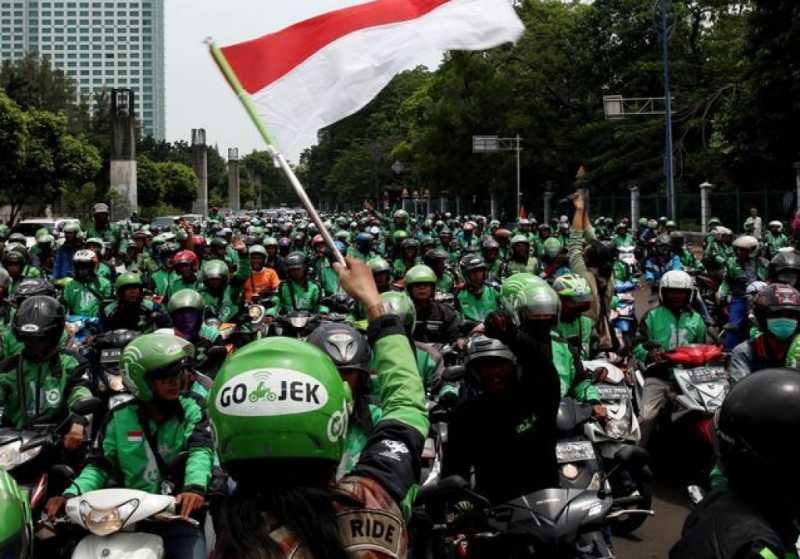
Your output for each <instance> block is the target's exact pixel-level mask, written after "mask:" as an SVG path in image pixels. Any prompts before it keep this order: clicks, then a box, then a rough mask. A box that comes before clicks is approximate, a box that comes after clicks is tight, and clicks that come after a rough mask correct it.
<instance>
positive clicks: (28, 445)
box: [0, 398, 102, 519]
mask: <svg viewBox="0 0 800 559" xmlns="http://www.w3.org/2000/svg"><path fill="white" fill-rule="evenodd" d="M101 407H102V401H101V400H100V399H98V398H89V399H86V400H81V401H79V402H76V403H75V404H74V405H73V406H72V408H71V409H72V411H73V412H74V413H76V414H78V415H90V414H93V413H96V412H97V411H99V410H100V409H101ZM70 421H71V417H68V418H67V419H65V420H64V421H63V422H62V423H61V424H56V423H52V422H37V421H35V420H34V421H33V422H31V424H30V426H29V427H27V428H25V429H21V430H19V429H13V428H3V429H0V468H3V469H4V470H6V471H7V472H9V473H10V474H11V476H12V477H13V478H14V479H15V480H16V481H17V483H19V484H20V485H21V486H22V488H23V489H24V490H25V491H26V493H27V494H28V496H29V502H30V506H31V511H32V518H34V519H35V518H38V516H39V515H40V514H41V511H42V510H43V508H44V505H45V503H46V502H47V499H48V498H49V497H51V496H53V495H56V494H59V493H61V492H62V491H64V489H66V488H67V485H68V484H69V482H70V480H71V479H72V477H73V476H74V469H73V467H72V466H76V467H77V466H80V465H82V464H81V462H82V460H83V456H82V452H81V450H77V451H74V452H72V453H71V454H72V455H71V456H67V455H66V454H65V451H64V449H63V446H62V433H63V431H64V429H65V428H66V427H67V425H68V422H70ZM64 458H70V459H71V461H72V465H66V464H62V461H63V459H64Z"/></svg>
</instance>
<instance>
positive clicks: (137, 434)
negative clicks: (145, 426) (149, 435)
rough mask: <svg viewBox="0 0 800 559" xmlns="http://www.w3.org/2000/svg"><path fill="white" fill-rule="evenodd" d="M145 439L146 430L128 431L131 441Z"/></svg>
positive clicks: (136, 441)
mask: <svg viewBox="0 0 800 559" xmlns="http://www.w3.org/2000/svg"><path fill="white" fill-rule="evenodd" d="M143 440H144V431H128V442H129V443H140V442H142V441H143Z"/></svg>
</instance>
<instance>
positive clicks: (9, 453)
mask: <svg viewBox="0 0 800 559" xmlns="http://www.w3.org/2000/svg"><path fill="white" fill-rule="evenodd" d="M21 446H22V441H15V442H13V443H10V444H6V445H3V446H0V467H2V468H3V469H5V470H11V469H13V468H16V467H17V466H19V465H20V464H24V463H25V462H27V461H28V460H30V459H31V458H33V457H34V456H36V455H37V454H39V451H41V449H42V447H40V446H36V447H33V448H29V449H28V450H26V451H24V452H20V450H19V449H20V447H21Z"/></svg>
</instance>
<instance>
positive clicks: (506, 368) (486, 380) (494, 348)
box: [464, 336, 517, 396]
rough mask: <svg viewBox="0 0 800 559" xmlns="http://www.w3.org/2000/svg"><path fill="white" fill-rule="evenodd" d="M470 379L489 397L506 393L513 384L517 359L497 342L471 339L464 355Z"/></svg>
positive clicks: (482, 338)
mask: <svg viewBox="0 0 800 559" xmlns="http://www.w3.org/2000/svg"><path fill="white" fill-rule="evenodd" d="M464 365H465V366H466V367H467V370H468V371H469V373H470V378H473V379H475V380H476V381H477V383H478V385H479V386H480V387H481V389H482V390H484V391H485V392H486V393H487V394H489V395H490V396H497V395H501V394H504V393H506V392H508V390H509V389H511V388H512V386H513V384H514V382H515V373H516V370H517V359H516V357H515V356H514V354H513V353H512V352H511V350H510V349H509V348H508V347H507V346H506V345H505V344H503V342H501V341H499V340H495V339H492V338H487V337H485V336H477V337H474V338H471V339H470V341H469V343H468V344H467V348H466V353H465V355H464Z"/></svg>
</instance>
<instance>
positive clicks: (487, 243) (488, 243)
mask: <svg viewBox="0 0 800 559" xmlns="http://www.w3.org/2000/svg"><path fill="white" fill-rule="evenodd" d="M481 248H482V249H483V250H484V252H485V251H487V250H492V249H499V248H500V243H498V242H497V241H495V240H494V239H485V240H484V241H483V242H482V243H481Z"/></svg>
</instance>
